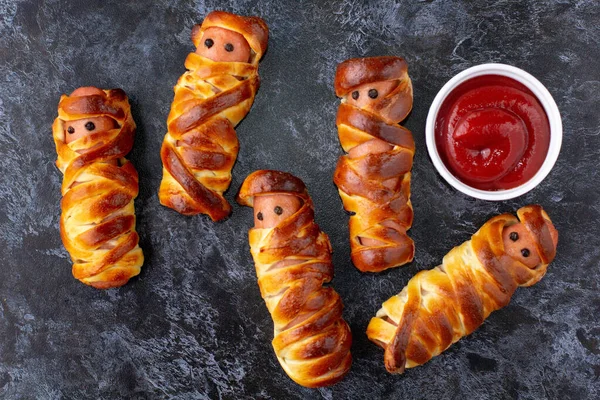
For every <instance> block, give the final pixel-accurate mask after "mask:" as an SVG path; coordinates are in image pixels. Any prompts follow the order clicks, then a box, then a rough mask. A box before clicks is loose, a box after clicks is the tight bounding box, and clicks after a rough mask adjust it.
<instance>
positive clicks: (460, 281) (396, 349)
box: [367, 205, 558, 373]
mask: <svg viewBox="0 0 600 400" xmlns="http://www.w3.org/2000/svg"><path fill="white" fill-rule="evenodd" d="M517 215H518V217H519V218H518V219H517V218H516V217H514V216H513V215H511V214H502V215H499V216H496V217H494V218H492V219H490V220H489V221H488V222H486V223H485V224H484V225H483V226H482V227H481V229H479V230H478V231H477V232H476V233H475V234H474V235H473V236H472V238H471V240H469V241H467V242H465V243H463V244H462V245H460V246H458V247H455V248H454V249H452V250H451V251H450V252H449V253H448V254H447V255H446V256H445V257H444V259H443V261H442V265H440V266H438V267H436V268H434V269H432V270H428V271H421V272H419V273H418V274H416V275H415V276H414V277H413V278H412V279H411V280H410V281H409V282H408V285H407V286H406V287H405V288H404V289H403V290H402V291H401V292H400V293H399V294H398V295H396V296H393V297H391V298H390V299H389V300H387V301H386V302H385V303H383V306H382V308H381V309H380V310H379V311H378V312H377V315H376V317H375V318H373V319H371V322H370V323H369V326H368V328H367V336H368V337H369V339H370V340H372V341H373V342H375V343H376V344H378V345H379V346H381V347H383V348H384V349H385V355H384V362H385V367H386V369H387V370H388V371H389V372H391V373H402V372H404V370H405V368H412V367H416V366H419V365H421V364H423V363H425V362H427V361H429V360H430V359H431V358H432V357H435V356H436V355H438V354H440V353H441V352H443V351H444V350H446V349H447V348H448V347H449V346H450V345H451V344H452V343H454V342H456V341H458V340H459V339H461V338H462V337H464V336H466V335H468V334H470V333H471V332H473V331H474V330H475V329H477V328H478V327H479V326H480V325H481V324H482V323H483V321H484V320H485V319H486V318H487V317H488V316H489V315H490V313H491V312H492V311H495V310H498V309H500V308H502V307H504V306H506V305H507V304H508V303H509V302H510V298H511V297H512V295H513V293H514V292H515V290H516V289H517V287H519V286H531V285H533V284H534V283H537V282H538V281H539V280H540V279H542V277H543V276H544V274H545V273H546V269H547V267H548V264H549V263H550V262H551V261H552V260H553V259H554V256H555V254H556V245H557V242H558V232H557V231H556V229H555V228H554V225H553V224H552V222H551V221H550V218H549V217H548V215H547V214H546V212H545V211H544V210H543V209H542V207H540V206H538V205H532V206H527V207H523V208H521V209H519V210H518V211H517Z"/></svg>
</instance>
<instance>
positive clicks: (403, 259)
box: [333, 57, 415, 272]
mask: <svg viewBox="0 0 600 400" xmlns="http://www.w3.org/2000/svg"><path fill="white" fill-rule="evenodd" d="M387 80H395V81H397V82H398V86H397V87H396V88H395V89H394V90H393V91H392V92H391V93H390V94H389V95H387V96H386V97H385V98H383V99H380V100H379V101H378V102H377V103H376V104H375V105H374V106H372V107H371V108H369V109H360V108H357V107H355V106H352V105H350V104H347V103H345V102H342V104H340V107H339V110H338V114H337V119H336V124H337V127H338V134H339V139H340V142H341V144H342V147H343V148H344V150H345V151H350V150H351V149H352V148H354V147H356V146H358V145H360V144H362V143H365V142H367V141H369V140H372V139H379V140H383V141H385V142H387V143H388V144H390V145H391V146H393V147H392V148H391V149H390V150H388V151H386V152H384V153H378V154H366V155H364V156H362V157H359V158H351V157H350V156H349V155H347V154H346V155H343V156H341V157H340V158H339V160H338V163H337V167H336V169H335V173H334V177H333V180H334V182H335V184H336V185H337V187H338V189H339V192H340V196H341V198H342V201H343V203H344V208H345V209H346V210H347V211H350V212H352V213H353V215H352V216H351V217H350V224H349V226H350V247H351V250H352V253H351V256H352V262H353V263H354V265H355V266H356V268H358V269H359V270H361V271H363V272H379V271H383V270H385V269H388V268H392V267H397V266H400V265H404V264H406V263H408V262H410V261H412V259H413V256H414V251H415V250H414V243H413V241H412V240H411V239H410V238H409V237H408V235H407V234H406V231H407V230H408V229H409V228H410V227H411V225H412V221H413V211H412V205H411V203H410V176H411V175H410V170H411V168H412V162H413V156H414V152H415V143H414V140H413V137H412V133H411V132H410V131H409V130H408V129H406V128H404V127H402V126H400V125H398V124H397V123H398V122H400V121H402V120H403V119H404V118H405V117H406V115H407V114H408V113H409V112H410V110H411V108H412V85H411V83H410V78H409V77H408V69H407V64H406V61H404V60H403V59H402V58H399V57H373V58H360V59H359V58H355V59H351V60H347V61H344V62H343V63H341V64H340V65H339V66H338V68H337V72H336V76H335V90H336V94H337V95H338V96H344V95H346V94H347V93H349V92H350V91H352V90H353V88H355V87H356V86H359V85H363V84H365V83H371V82H378V81H387ZM390 179H397V184H395V185H394V186H393V187H389V186H386V185H384V181H386V180H390ZM361 237H367V238H372V239H376V240H379V241H380V242H383V244H381V245H377V246H367V245H363V244H362V243H361V240H360V238H361Z"/></svg>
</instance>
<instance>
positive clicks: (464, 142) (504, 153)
mask: <svg viewBox="0 0 600 400" xmlns="http://www.w3.org/2000/svg"><path fill="white" fill-rule="evenodd" d="M435 141H436V146H437V150H438V153H439V154H440V157H441V158H442V161H443V162H444V164H445V165H446V167H447V168H448V169H449V170H450V172H451V173H452V174H453V175H454V176H456V177H457V178H458V179H459V180H461V181H462V182H464V183H466V184H467V185H469V186H471V187H474V188H477V189H482V190H502V189H512V188H514V187H517V186H519V185H521V184H523V183H525V182H527V181H528V180H530V179H531V178H532V177H533V176H534V175H535V173H536V172H537V171H538V170H539V169H540V167H541V166H542V164H543V163H544V159H545V158H546V154H547V153H548V147H549V145H550V124H549V122H548V117H547V115H546V112H545V111H544V108H543V107H542V105H541V103H540V101H539V100H538V99H537V98H536V97H535V95H534V94H533V93H532V92H531V91H530V90H529V89H527V87H525V86H524V85H522V84H521V83H519V82H517V81H515V80H514V79H511V78H508V77H504V76H499V75H484V76H478V77H475V78H472V79H470V80H468V81H466V82H464V83H462V84H460V85H459V86H457V87H456V88H455V89H454V90H453V91H452V92H450V94H449V95H448V97H446V99H445V100H444V102H443V103H442V106H441V107H440V110H439V112H438V115H437V119H436V123H435Z"/></svg>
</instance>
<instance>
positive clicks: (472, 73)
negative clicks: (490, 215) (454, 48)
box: [425, 64, 562, 201]
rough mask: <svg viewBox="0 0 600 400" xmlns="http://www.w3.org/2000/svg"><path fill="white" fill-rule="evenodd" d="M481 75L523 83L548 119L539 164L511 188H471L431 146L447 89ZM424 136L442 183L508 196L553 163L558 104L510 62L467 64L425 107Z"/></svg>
mask: <svg viewBox="0 0 600 400" xmlns="http://www.w3.org/2000/svg"><path fill="white" fill-rule="evenodd" d="M481 75H502V76H506V77H509V78H512V79H514V80H516V81H518V82H520V83H522V84H523V85H525V86H526V87H527V88H529V90H531V91H532V92H533V94H534V95H535V96H536V97H537V98H538V100H539V101H540V103H541V104H542V106H543V107H544V110H545V111H546V115H547V116H548V122H549V123H550V146H549V148H548V154H547V155H546V159H545V160H544V163H543V164H542V167H541V168H540V169H539V171H538V172H537V173H536V174H535V175H534V176H533V177H532V178H531V179H530V180H529V181H527V182H525V183H524V184H522V185H520V186H517V187H515V188H512V189H507V190H496V191H487V190H481V189H475V188H473V187H471V186H469V185H467V184H465V183H463V182H461V181H460V180H459V179H458V178H456V177H455V176H454V175H452V173H451V172H450V171H449V170H448V168H447V167H446V165H445V164H444V163H443V162H442V159H441V158H440V155H439V153H438V151H437V147H436V145H435V121H436V119H437V114H438V111H439V109H440V107H441V105H442V103H443V102H444V100H446V97H447V96H448V94H450V92H452V91H453V90H454V89H455V88H456V87H457V86H458V85H460V84H461V83H463V82H465V81H467V80H469V79H472V78H475V77H476V76H481ZM425 138H426V140H427V150H428V151H429V156H430V157H431V161H433V165H434V166H435V168H436V169H437V171H438V173H439V174H440V175H441V176H442V177H443V178H444V179H445V180H446V182H448V183H449V184H450V185H451V186H453V187H454V188H455V189H457V190H459V191H461V192H463V193H465V194H467V195H469V196H471V197H475V198H478V199H483V200H495V201H500V200H508V199H512V198H515V197H518V196H521V195H523V194H525V193H527V192H529V191H530V190H531V189H533V188H534V187H536V186H537V185H538V184H539V183H540V182H541V181H542V180H543V179H544V178H545V177H546V176H547V175H548V173H549V172H550V170H551V169H552V167H553V166H554V163H555V162H556V159H557V158H558V153H559V152H560V146H561V144H562V121H561V119H560V112H559V111H558V107H557V106H556V102H555V101H554V99H553V98H552V95H551V94H550V92H548V89H546V87H545V86H544V85H542V84H541V82H540V81H538V80H537V79H536V78H534V77H533V76H532V75H531V74H529V73H527V72H525V71H523V70H522V69H519V68H517V67H513V66H510V65H505V64H482V65H477V66H475V67H471V68H469V69H466V70H464V71H463V72H461V73H459V74H458V75H456V76H455V77H454V78H452V79H450V80H449V81H448V82H447V83H446V84H445V85H444V87H442V89H441V90H440V91H439V92H438V94H437V96H435V99H434V100H433V103H432V104H431V107H430V108H429V114H428V115H427V125H426V127H425Z"/></svg>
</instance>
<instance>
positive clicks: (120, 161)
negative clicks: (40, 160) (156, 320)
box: [52, 88, 144, 289]
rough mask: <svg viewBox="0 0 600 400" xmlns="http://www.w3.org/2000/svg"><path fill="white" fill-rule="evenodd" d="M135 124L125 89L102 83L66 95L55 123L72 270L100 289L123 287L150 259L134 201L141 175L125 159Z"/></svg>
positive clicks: (62, 219) (65, 236)
mask: <svg viewBox="0 0 600 400" xmlns="http://www.w3.org/2000/svg"><path fill="white" fill-rule="evenodd" d="M135 128H136V127H135V122H134V121H133V118H132V116H131V111H130V107H129V102H128V100H127V95H126V94H125V92H124V91H123V90H121V89H113V90H100V89H97V88H80V89H77V90H76V91H74V92H73V93H72V94H71V95H70V96H62V97H61V99H60V103H59V105H58V118H56V120H55V121H54V124H53V125H52V134H53V137H54V143H55V145H56V151H57V153H58V159H57V160H56V165H57V166H58V168H59V169H60V171H61V172H62V173H63V174H64V177H63V183H62V189H61V192H62V196H63V198H62V201H61V211H62V212H61V217H60V234H61V238H62V241H63V243H64V246H65V248H66V249H67V251H68V252H69V254H70V256H71V259H72V260H73V276H74V277H75V278H77V279H79V280H80V281H81V282H83V283H85V284H86V285H91V286H94V287H96V288H98V289H106V288H111V287H116V286H121V285H124V284H125V283H127V281H128V280H129V279H130V278H131V277H133V276H135V275H137V274H139V272H140V268H141V266H142V264H143V263H144V256H143V254H142V250H141V249H140V247H139V246H138V241H139V237H138V234H137V232H136V230H135V210H134V204H133V200H134V199H135V198H136V197H137V194H138V174H137V172H136V170H135V168H134V167H133V165H132V164H131V163H130V162H129V161H127V160H126V159H125V158H123V157H124V156H125V155H126V154H127V153H129V151H130V150H131V148H132V146H133V139H134V135H135Z"/></svg>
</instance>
